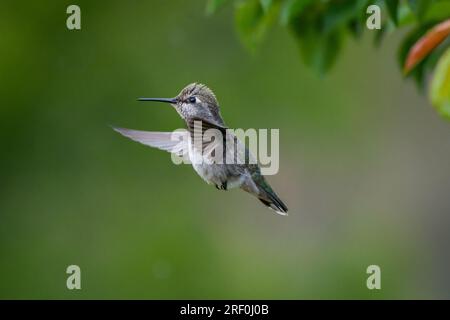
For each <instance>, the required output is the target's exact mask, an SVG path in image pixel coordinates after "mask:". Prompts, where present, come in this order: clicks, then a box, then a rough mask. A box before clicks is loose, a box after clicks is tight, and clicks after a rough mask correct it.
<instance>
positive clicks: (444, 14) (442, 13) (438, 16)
mask: <svg viewBox="0 0 450 320" xmlns="http://www.w3.org/2000/svg"><path fill="white" fill-rule="evenodd" d="M448 17H450V1H449V0H439V1H433V4H432V5H431V6H430V8H429V9H428V10H427V12H426V14H425V17H424V20H425V21H442V20H444V19H447V18H448Z"/></svg>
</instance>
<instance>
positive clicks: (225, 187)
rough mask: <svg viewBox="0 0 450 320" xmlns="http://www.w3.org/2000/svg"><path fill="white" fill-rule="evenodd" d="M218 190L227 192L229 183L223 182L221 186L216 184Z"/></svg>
mask: <svg viewBox="0 0 450 320" xmlns="http://www.w3.org/2000/svg"><path fill="white" fill-rule="evenodd" d="M216 189H217V190H225V191H226V190H227V181H225V182H223V183H222V184H221V185H220V186H219V185H218V184H216Z"/></svg>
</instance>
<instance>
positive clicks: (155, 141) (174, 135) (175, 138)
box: [113, 127, 189, 157]
mask: <svg viewBox="0 0 450 320" xmlns="http://www.w3.org/2000/svg"><path fill="white" fill-rule="evenodd" d="M113 129H114V130H115V131H117V132H118V133H120V134H121V135H123V136H125V137H127V138H130V139H131V140H134V141H137V142H140V143H142V144H145V145H147V146H150V147H154V148H158V149H160V150H164V151H168V152H171V153H174V154H176V155H178V156H180V157H182V156H184V155H186V154H187V152H188V143H187V141H188V140H187V139H188V136H189V133H188V131H186V130H179V131H174V132H150V131H140V130H132V129H126V128H116V127H113Z"/></svg>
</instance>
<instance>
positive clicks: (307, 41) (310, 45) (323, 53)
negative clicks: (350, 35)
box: [294, 26, 343, 75]
mask: <svg viewBox="0 0 450 320" xmlns="http://www.w3.org/2000/svg"><path fill="white" fill-rule="evenodd" d="M294 33H295V34H296V38H297V40H298V44H299V48H300V54H301V57H302V59H303V61H304V63H305V64H306V65H307V66H309V67H311V68H313V69H314V70H315V71H316V72H317V73H318V74H320V75H323V74H325V73H326V72H328V71H329V70H330V69H331V67H332V66H333V65H334V63H335V61H336V58H337V56H338V54H339V51H340V49H341V45H342V40H343V33H342V30H341V29H335V30H333V31H332V32H329V33H327V34H323V33H321V32H320V30H318V29H315V28H311V27H309V28H302V27H301V26H299V27H298V28H296V29H294Z"/></svg>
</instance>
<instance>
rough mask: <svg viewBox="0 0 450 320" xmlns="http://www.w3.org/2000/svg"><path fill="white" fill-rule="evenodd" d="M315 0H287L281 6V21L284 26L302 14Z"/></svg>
mask: <svg viewBox="0 0 450 320" xmlns="http://www.w3.org/2000/svg"><path fill="white" fill-rule="evenodd" d="M312 2H313V0H286V1H284V4H283V7H282V8H281V14H280V23H281V25H283V26H286V25H288V24H289V22H291V21H292V19H293V18H294V17H296V16H298V15H300V14H301V13H302V12H303V10H305V8H306V7H307V6H308V5H309V4H311V3H312Z"/></svg>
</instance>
